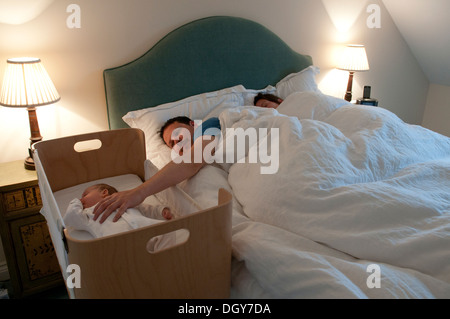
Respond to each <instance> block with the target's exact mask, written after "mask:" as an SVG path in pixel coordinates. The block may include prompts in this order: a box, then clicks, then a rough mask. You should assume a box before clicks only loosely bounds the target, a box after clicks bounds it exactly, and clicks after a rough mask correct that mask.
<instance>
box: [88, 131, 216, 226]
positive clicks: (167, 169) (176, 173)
mask: <svg viewBox="0 0 450 319" xmlns="http://www.w3.org/2000/svg"><path fill="white" fill-rule="evenodd" d="M213 141H215V139H214V137H213V138H211V139H203V138H198V139H197V140H196V141H195V142H194V144H193V146H192V149H196V148H201V149H202V153H201V154H204V153H203V150H205V148H206V146H207V145H208V144H209V143H211V142H213ZM195 153H196V152H195V151H192V152H191V155H192V156H191V161H190V162H181V163H175V162H174V161H171V162H169V163H168V164H167V165H166V166H164V167H163V168H162V169H161V170H160V171H158V172H157V173H156V174H155V175H153V176H152V177H151V178H150V179H148V180H147V181H145V182H144V183H143V184H141V185H139V186H138V187H136V188H134V189H131V190H127V191H123V192H118V193H115V194H113V195H111V196H109V197H107V198H105V199H103V200H101V201H100V202H99V203H98V205H97V206H96V207H95V209H94V221H96V220H97V219H98V218H99V217H100V215H101V218H100V224H101V223H104V222H105V220H107V218H108V217H109V215H111V214H112V213H113V212H114V211H115V210H117V213H116V214H115V216H114V218H113V221H114V222H116V221H118V220H119V219H120V217H121V216H122V215H123V213H124V212H125V211H126V210H127V209H128V208H130V207H136V206H137V205H139V204H141V203H142V202H143V201H144V200H145V198H147V197H148V196H151V195H153V194H156V193H159V192H160V191H163V190H165V189H167V188H169V187H171V186H175V185H176V184H178V183H180V182H182V181H184V180H186V179H188V178H190V177H192V176H194V175H195V174H197V172H198V171H199V170H200V169H201V168H202V167H203V166H205V165H206V164H207V161H206V159H205V158H203V156H202V161H201V162H200V161H196V160H195V159H194V154H195Z"/></svg>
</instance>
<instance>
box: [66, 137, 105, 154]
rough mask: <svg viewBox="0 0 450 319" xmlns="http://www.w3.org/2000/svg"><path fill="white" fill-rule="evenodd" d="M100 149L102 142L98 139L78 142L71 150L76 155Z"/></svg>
mask: <svg viewBox="0 0 450 319" xmlns="http://www.w3.org/2000/svg"><path fill="white" fill-rule="evenodd" d="M101 147H102V141H101V140H99V139H92V140H85V141H79V142H76V143H75V144H74V145H73V149H74V150H75V151H76V152H78V153H83V152H87V151H94V150H98V149H100V148H101Z"/></svg>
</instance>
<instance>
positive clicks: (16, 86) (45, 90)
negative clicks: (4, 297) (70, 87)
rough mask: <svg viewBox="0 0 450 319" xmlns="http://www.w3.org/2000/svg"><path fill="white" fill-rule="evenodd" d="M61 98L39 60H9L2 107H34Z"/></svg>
mask: <svg viewBox="0 0 450 319" xmlns="http://www.w3.org/2000/svg"><path fill="white" fill-rule="evenodd" d="M59 99H60V96H59V94H58V92H57V91H56V88H55V86H54V85H53V82H52V80H51V79H50V77H49V75H48V73H47V71H45V68H44V66H43V65H42V62H41V60H40V59H38V58H15V59H8V60H7V65H6V71H5V76H4V78H3V85H2V91H1V93H0V105H3V106H9V107H34V106H41V105H46V104H51V103H55V102H57V101H59Z"/></svg>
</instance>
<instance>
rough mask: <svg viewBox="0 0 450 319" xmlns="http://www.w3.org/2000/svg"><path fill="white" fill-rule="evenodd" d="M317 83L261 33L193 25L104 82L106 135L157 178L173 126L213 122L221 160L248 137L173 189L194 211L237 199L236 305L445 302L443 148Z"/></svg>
mask: <svg viewBox="0 0 450 319" xmlns="http://www.w3.org/2000/svg"><path fill="white" fill-rule="evenodd" d="M318 72H319V69H318V68H317V67H316V66H315V65H314V63H313V60H312V58H311V57H310V56H308V55H305V54H299V53H297V52H295V51H293V50H292V49H291V48H290V47H289V46H288V45H287V44H286V43H285V42H284V41H282V40H281V39H280V38H279V37H278V36H277V35H275V34H274V33H273V32H271V31H270V30H268V29H267V28H265V27H264V26H262V25H260V24H258V23H256V22H253V21H249V20H246V19H243V18H237V17H228V16H215V17H208V18H204V19H200V20H196V21H193V22H190V23H188V24H186V25H183V26H180V27H179V28H177V29H175V30H174V31H172V32H170V33H169V34H168V35H166V36H165V37H164V38H162V39H161V40H160V41H159V42H158V43H157V44H155V45H154V46H153V47H152V48H151V49H150V50H149V51H148V52H146V53H145V54H144V55H143V56H141V57H139V58H137V59H136V60H134V61H131V62H130V63H127V64H125V65H122V66H119V67H114V68H110V69H107V70H105V71H104V82H105V93H106V100H107V108H108V120H109V125H110V129H111V130H112V131H115V130H120V129H123V128H125V127H131V128H134V129H139V130H142V132H143V133H144V135H145V149H146V154H145V158H146V160H147V161H148V162H149V165H150V166H151V167H152V169H153V170H155V169H161V168H162V167H164V165H165V164H166V163H167V162H168V161H170V160H171V151H170V149H169V148H168V147H167V146H165V144H164V143H163V141H162V140H161V139H160V138H159V136H158V133H157V132H158V130H159V129H160V128H161V125H162V124H163V123H164V122H165V121H166V120H168V119H170V118H172V117H175V116H180V115H185V116H188V117H190V118H191V119H193V120H197V121H203V120H205V119H208V118H210V117H218V118H219V120H220V123H221V127H222V133H223V135H222V136H221V139H220V141H221V144H220V145H219V146H220V147H222V146H223V149H225V150H227V151H228V150H229V149H228V148H227V141H230V140H233V139H236V138H239V136H240V135H239V136H238V135H236V132H237V131H239V132H241V133H242V132H244V136H245V137H246V138H248V139H247V140H245V141H248V142H244V143H243V145H244V146H243V149H244V151H243V152H235V153H233V157H232V158H231V157H230V161H228V160H223V159H224V157H221V159H222V160H220V157H219V156H217V157H216V162H214V163H213V164H211V165H207V166H206V167H204V168H202V169H201V170H200V171H199V172H198V173H197V174H196V175H195V176H193V177H192V178H190V179H188V180H186V181H183V182H181V183H180V184H178V185H177V186H176V189H177V191H179V194H182V195H179V196H184V197H186V198H190V199H191V200H192V201H193V202H195V206H196V207H198V208H199V209H208V208H211V207H215V206H216V205H217V202H218V190H219V189H222V190H223V191H226V192H228V193H230V194H231V195H232V199H231V203H230V205H231V209H232V222H231V232H232V236H231V247H232V261H231V271H230V280H231V292H230V297H232V298H449V297H450V263H449V260H450V139H449V138H448V137H445V136H442V135H440V134H437V133H435V132H432V131H430V130H427V129H425V128H423V127H420V126H417V125H410V124H406V123H404V122H403V121H402V120H401V119H399V118H398V117H397V116H396V115H395V114H393V113H392V112H390V111H388V110H386V109H383V108H380V107H368V106H361V105H353V104H351V103H348V102H346V101H345V100H343V99H340V98H336V97H332V96H328V95H326V94H323V93H322V92H321V91H320V90H319V89H318V87H317V84H316V82H315V76H316V75H317V73H318ZM258 92H264V93H272V94H276V95H278V96H280V97H281V98H283V99H284V101H283V103H281V104H280V106H279V107H278V108H277V109H265V108H259V107H254V106H253V98H254V96H255V95H256V94H257V93H258ZM253 133H254V134H256V135H255V138H252V137H251V136H252V135H251V134H253ZM219 146H218V147H219ZM234 146H236V144H234V145H232V147H234ZM217 153H218V154H219V153H220V154H221V155H224V153H221V152H217ZM225 153H226V152H225ZM226 159H228V158H226Z"/></svg>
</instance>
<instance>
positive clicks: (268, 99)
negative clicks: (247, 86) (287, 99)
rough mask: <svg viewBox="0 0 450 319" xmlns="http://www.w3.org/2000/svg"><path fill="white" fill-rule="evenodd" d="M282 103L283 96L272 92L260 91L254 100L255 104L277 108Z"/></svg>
mask: <svg viewBox="0 0 450 319" xmlns="http://www.w3.org/2000/svg"><path fill="white" fill-rule="evenodd" d="M281 103H283V99H282V98H280V97H278V96H276V95H274V94H270V93H265V94H264V93H258V95H256V96H255V99H254V101H253V104H254V105H255V106H259V107H266V108H272V109H276V108H277V107H278V105H280V104H281Z"/></svg>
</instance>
